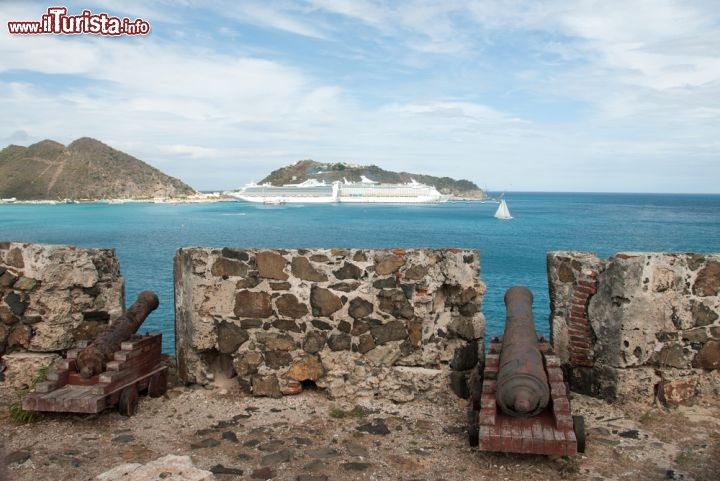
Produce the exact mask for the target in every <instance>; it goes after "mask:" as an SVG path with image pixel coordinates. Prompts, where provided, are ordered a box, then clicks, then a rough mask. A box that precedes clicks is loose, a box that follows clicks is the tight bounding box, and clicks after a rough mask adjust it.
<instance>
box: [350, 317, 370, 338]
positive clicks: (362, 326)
mask: <svg viewBox="0 0 720 481" xmlns="http://www.w3.org/2000/svg"><path fill="white" fill-rule="evenodd" d="M369 330H370V322H368V321H367V320H366V319H357V320H355V322H353V325H352V330H351V331H350V334H352V335H353V336H359V335H361V334H365V333H366V332H368V331H369Z"/></svg>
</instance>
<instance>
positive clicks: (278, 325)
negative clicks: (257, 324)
mask: <svg viewBox="0 0 720 481" xmlns="http://www.w3.org/2000/svg"><path fill="white" fill-rule="evenodd" d="M272 326H273V327H274V328H275V329H278V330H280V331H283V332H303V329H302V328H301V327H300V326H299V325H298V323H297V322H295V321H293V320H292V319H275V320H274V321H273V322H272Z"/></svg>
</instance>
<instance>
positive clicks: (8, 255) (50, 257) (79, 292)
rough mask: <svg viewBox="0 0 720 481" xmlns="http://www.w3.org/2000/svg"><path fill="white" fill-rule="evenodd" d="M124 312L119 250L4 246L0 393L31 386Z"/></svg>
mask: <svg viewBox="0 0 720 481" xmlns="http://www.w3.org/2000/svg"><path fill="white" fill-rule="evenodd" d="M124 306H125V300H124V282H123V278H122V277H121V275H120V266H119V263H118V260H117V257H116V256H115V251H114V250H112V249H80V248H76V247H70V246H55V245H42V244H25V243H19V242H0V357H2V367H3V370H4V372H3V373H2V374H3V376H2V379H3V381H2V382H0V387H11V388H18V387H22V385H24V384H28V382H29V380H30V379H32V377H33V376H34V375H35V374H36V372H37V368H38V367H41V366H43V365H44V366H47V365H49V364H50V363H51V362H52V361H53V360H54V359H56V358H57V357H59V354H60V353H62V352H63V351H64V350H66V349H68V348H70V347H72V346H73V345H74V344H75V343H76V341H78V340H85V339H91V338H93V337H94V336H95V334H96V333H97V332H99V330H100V329H102V328H104V326H106V325H107V323H108V321H109V320H110V319H114V318H116V317H118V316H120V315H122V313H123V310H124Z"/></svg>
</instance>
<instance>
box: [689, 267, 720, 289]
mask: <svg viewBox="0 0 720 481" xmlns="http://www.w3.org/2000/svg"><path fill="white" fill-rule="evenodd" d="M692 292H693V294H695V295H697V296H700V297H708V296H717V295H718V293H720V262H717V261H708V263H707V265H706V266H705V267H704V268H703V269H702V270H700V272H698V275H697V278H696V279H695V283H694V284H693V286H692Z"/></svg>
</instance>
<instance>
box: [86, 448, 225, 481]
mask: <svg viewBox="0 0 720 481" xmlns="http://www.w3.org/2000/svg"><path fill="white" fill-rule="evenodd" d="M95 479H96V480H97V481H155V480H158V479H170V480H175V479H178V480H179V479H182V480H184V481H214V480H215V479H216V478H215V476H214V475H213V474H212V473H211V472H210V471H205V470H202V469H199V468H196V467H195V465H194V464H193V462H192V460H191V459H190V456H175V455H172V454H168V455H167V456H163V457H162V458H158V459H156V460H155V461H151V462H149V463H147V464H146V465H142V464H139V463H127V464H121V465H119V466H116V467H114V468H113V469H111V470H109V471H106V472H104V473H102V474H99V475H98V476H96V477H95Z"/></svg>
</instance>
